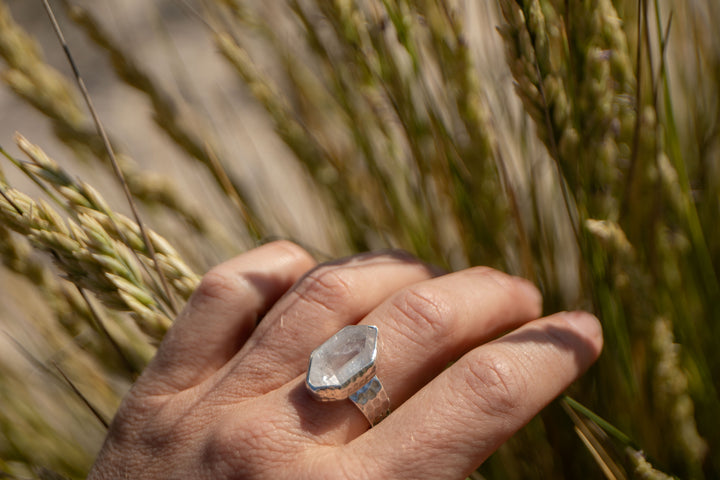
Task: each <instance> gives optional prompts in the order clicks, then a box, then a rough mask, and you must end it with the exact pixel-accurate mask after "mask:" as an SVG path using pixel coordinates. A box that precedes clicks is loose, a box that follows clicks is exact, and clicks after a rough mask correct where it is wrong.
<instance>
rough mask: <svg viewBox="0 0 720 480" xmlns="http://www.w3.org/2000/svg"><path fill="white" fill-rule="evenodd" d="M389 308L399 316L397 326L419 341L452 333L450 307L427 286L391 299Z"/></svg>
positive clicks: (413, 289)
mask: <svg viewBox="0 0 720 480" xmlns="http://www.w3.org/2000/svg"><path fill="white" fill-rule="evenodd" d="M391 306H392V308H393V310H395V312H397V313H398V314H399V315H400V319H399V320H400V321H399V324H400V326H402V327H406V328H407V329H408V330H409V331H410V332H411V334H412V335H413V336H417V335H418V334H419V335H420V338H421V339H426V338H437V337H444V336H447V335H448V334H449V333H450V332H451V331H452V315H451V311H450V310H451V306H450V305H449V304H448V303H447V300H445V299H444V298H443V297H442V295H440V294H439V293H438V292H437V291H435V290H433V289H432V288H430V287H428V286H422V285H418V286H414V287H410V288H407V289H405V290H403V291H402V292H400V293H398V294H397V295H395V297H393V299H392V300H391Z"/></svg>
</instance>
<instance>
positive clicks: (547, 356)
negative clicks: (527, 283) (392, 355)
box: [343, 312, 602, 478]
mask: <svg viewBox="0 0 720 480" xmlns="http://www.w3.org/2000/svg"><path fill="white" fill-rule="evenodd" d="M601 348H602V332H601V329H600V324H599V322H598V321H597V319H596V318H595V317H593V316H592V315H590V314H587V313H581V312H574V313H560V314H556V315H553V316H550V317H547V318H544V319H540V320H536V321H533V322H530V323H528V324H526V325H525V326H523V327H521V328H519V329H517V330H515V331H514V332H512V333H509V334H507V335H505V336H504V337H502V338H500V339H498V340H495V341H493V342H490V343H488V344H486V345H483V346H481V347H478V348H476V349H475V350H473V351H471V352H470V353H468V354H467V355H465V356H464V357H462V358H461V359H460V360H459V361H458V362H457V363H455V364H454V365H453V366H452V367H450V368H449V369H447V370H446V371H444V372H443V373H442V374H441V375H439V376H438V377H437V378H436V379H435V380H433V381H432V382H430V383H429V384H428V385H427V386H426V387H425V388H423V389H422V390H420V391H419V392H418V393H417V394H416V395H415V396H413V397H412V398H410V399H409V400H408V401H407V402H406V403H405V404H403V405H402V406H401V407H400V408H399V409H398V410H397V411H396V412H394V413H392V414H391V415H390V416H389V417H388V418H387V419H386V420H384V421H383V422H382V423H380V424H379V425H377V426H376V427H375V428H373V429H371V430H369V431H368V432H366V433H365V434H363V435H361V436H360V437H358V438H357V439H355V440H354V441H352V442H350V443H349V444H348V445H346V447H345V448H344V449H343V450H345V452H343V453H345V454H349V457H350V460H351V461H353V460H354V459H357V462H358V465H360V466H363V468H364V469H365V470H370V471H369V472H368V473H370V474H371V475H372V476H374V477H376V478H465V476H467V475H468V474H469V473H470V472H471V471H472V470H473V469H475V468H476V467H477V466H478V465H480V464H481V463H482V462H483V461H484V460H485V459H486V458H487V457H488V456H490V454H491V453H493V452H494V451H495V450H496V449H497V448H498V447H499V446H500V445H501V444H502V443H504V442H505V441H506V440H507V439H508V438H509V437H510V436H511V435H512V434H514V433H515V432H516V431H517V430H519V429H520V428H521V427H523V426H524V425H525V424H526V423H527V422H529V421H530V419H531V418H532V417H533V416H535V414H537V413H538V412H539V411H540V410H541V409H542V408H543V407H544V406H545V405H547V404H548V403H550V401H552V399H553V398H555V397H556V396H557V395H559V394H560V393H561V392H562V391H563V390H564V389H565V388H567V387H568V385H570V383H571V382H573V381H574V380H575V379H576V378H577V377H578V376H580V375H581V374H582V373H583V372H584V371H585V370H586V369H587V368H588V367H589V366H590V365H591V364H592V363H593V362H594V361H595V359H596V358H597V357H598V355H599V354H600V350H601ZM368 477H369V476H368Z"/></svg>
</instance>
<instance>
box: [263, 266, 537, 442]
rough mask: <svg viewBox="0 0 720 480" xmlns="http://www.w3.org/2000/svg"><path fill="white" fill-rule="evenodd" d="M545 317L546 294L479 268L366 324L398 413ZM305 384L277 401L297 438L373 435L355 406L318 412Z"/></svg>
mask: <svg viewBox="0 0 720 480" xmlns="http://www.w3.org/2000/svg"><path fill="white" fill-rule="evenodd" d="M540 313H541V297H540V293H539V292H538V290H537V289H536V288H535V287H534V286H533V285H532V284H531V283H530V282H528V281H527V280H524V279H521V278H518V277H512V276H510V275H506V274H504V273H501V272H498V271H495V270H492V269H489V268H473V269H469V270H464V271H462V272H457V273H453V274H449V275H445V276H442V277H439V278H435V279H432V280H428V281H424V282H420V283H418V284H415V285H413V286H411V287H408V288H406V289H404V290H402V291H400V292H398V293H396V294H395V295H393V296H392V297H391V298H390V299H388V300H387V301H386V302H384V303H383V304H382V305H380V306H379V307H378V308H377V309H375V310H374V311H373V312H372V313H370V314H368V315H367V316H366V317H365V318H364V319H363V320H362V321H361V322H360V323H361V324H368V325H375V326H377V328H378V331H379V339H380V348H379V353H378V360H377V376H378V378H380V380H381V382H382V383H383V385H384V388H385V390H386V392H387V394H388V396H389V397H390V401H391V406H392V407H393V408H397V407H398V406H399V405H401V404H402V403H403V402H404V401H405V400H406V399H408V398H409V397H410V396H411V395H413V394H414V393H415V392H416V391H418V390H419V389H420V388H421V387H422V386H423V385H425V384H426V383H427V382H429V381H430V380H431V379H432V378H434V377H435V376H437V375H438V374H439V373H440V372H441V371H442V369H443V368H445V367H446V366H447V364H448V362H450V361H452V360H455V359H457V358H459V357H460V356H462V355H463V354H464V353H465V352H467V351H469V350H471V349H472V348H474V347H476V346H478V345H480V344H482V343H485V342H487V341H489V340H491V339H492V338H494V337H496V336H498V335H499V334H501V333H502V332H504V331H507V330H509V329H512V328H515V327H517V326H519V325H521V324H523V323H525V322H528V321H530V320H534V319H536V318H538V317H539V315H540ZM332 333H334V332H332ZM318 343H320V342H318ZM303 381H304V379H303V378H297V379H296V380H295V381H293V382H291V383H290V384H288V385H287V386H286V387H285V388H284V389H283V392H282V393H283V394H282V395H278V396H275V400H274V401H276V402H278V403H279V405H277V408H281V409H282V408H284V409H285V411H286V412H288V414H289V416H292V417H294V418H297V419H298V424H297V425H296V428H297V429H298V431H299V433H303V434H305V435H308V436H310V437H313V438H315V439H316V440H319V441H321V442H322V443H335V444H338V443H343V442H345V441H347V440H350V439H352V438H354V437H356V436H358V435H359V434H360V433H362V432H363V431H365V430H366V429H367V428H368V422H367V420H366V419H365V418H364V417H363V415H362V414H361V413H360V411H359V410H358V409H357V408H356V407H355V406H354V405H353V404H352V403H351V402H349V401H342V402H335V403H332V404H327V403H324V404H319V403H317V402H315V401H314V400H313V399H311V398H310V396H309V395H308V394H307V393H306V392H305V391H304V385H303V384H302V383H303ZM283 404H284V405H283ZM331 427H332V428H331Z"/></svg>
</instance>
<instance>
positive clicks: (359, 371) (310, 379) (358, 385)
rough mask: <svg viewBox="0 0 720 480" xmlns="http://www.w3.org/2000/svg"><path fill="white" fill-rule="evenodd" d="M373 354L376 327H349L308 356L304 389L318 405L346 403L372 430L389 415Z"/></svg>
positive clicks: (388, 400) (376, 340)
mask: <svg viewBox="0 0 720 480" xmlns="http://www.w3.org/2000/svg"><path fill="white" fill-rule="evenodd" d="M377 354H378V329H377V327H375V326H373V325H349V326H347V327H345V328H343V329H342V330H340V331H339V332H337V333H336V334H335V335H333V336H332V337H330V338H329V339H328V340H326V341H325V343H323V344H322V345H320V346H319V347H318V348H316V349H315V350H314V351H313V352H312V354H311V355H310V364H309V365H308V372H307V377H306V378H305V386H306V387H307V390H308V392H309V393H310V394H311V395H312V396H313V397H314V398H315V399H316V400H318V401H321V402H330V401H336V400H345V399H350V400H351V401H352V402H353V403H354V404H355V405H356V406H357V407H358V408H359V409H360V411H361V412H362V413H363V415H365V418H367V420H368V422H370V425H371V426H375V425H377V424H378V423H379V422H380V421H381V420H382V419H383V418H385V417H386V416H387V415H388V414H389V413H390V399H389V398H388V395H387V392H385V389H384V388H383V386H382V383H380V380H379V379H378V377H377V376H376V375H375V370H376V360H377Z"/></svg>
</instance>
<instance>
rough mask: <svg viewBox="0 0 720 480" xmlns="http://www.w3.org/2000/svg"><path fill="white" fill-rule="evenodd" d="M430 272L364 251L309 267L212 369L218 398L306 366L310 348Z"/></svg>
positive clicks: (244, 393)
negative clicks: (240, 345) (238, 345)
mask: <svg viewBox="0 0 720 480" xmlns="http://www.w3.org/2000/svg"><path fill="white" fill-rule="evenodd" d="M432 275H433V273H432V271H431V268H430V267H429V266H428V265H426V264H424V263H422V262H420V261H419V260H417V259H415V258H414V257H411V256H410V255H408V254H405V253H401V252H386V253H380V254H365V255H359V256H355V257H350V258H348V259H345V260H340V261H337V262H332V263H327V264H324V265H321V266H319V267H317V268H315V269H313V270H311V271H310V272H309V273H308V274H307V275H306V276H305V277H304V278H303V279H302V280H300V281H299V282H298V283H297V284H296V285H295V287H293V288H292V289H291V290H290V292H288V293H287V294H286V295H285V296H284V297H283V298H282V299H280V300H279V301H278V302H277V303H276V304H275V306H273V308H272V309H271V310H270V311H269V312H268V314H267V315H266V316H265V318H264V319H263V321H262V322H261V323H260V324H259V325H258V327H257V328H256V329H255V331H254V332H253V334H252V336H251V337H250V339H249V340H248V341H247V342H246V344H245V345H244V347H243V348H242V349H241V350H240V352H238V354H237V355H236V356H235V357H234V358H233V359H232V360H231V361H230V362H228V364H227V365H226V366H225V367H224V368H223V369H222V370H221V371H220V372H218V375H219V377H218V378H220V380H219V383H218V384H216V385H214V391H215V394H216V395H217V396H218V397H219V401H220V402H223V403H225V402H229V403H233V402H236V401H237V400H238V399H240V398H248V397H254V396H258V395H262V394H264V393H267V392H269V391H271V390H274V389H276V388H278V387H280V386H282V385H284V384H285V383H287V382H289V381H290V380H292V379H293V378H295V377H296V376H298V375H299V374H301V373H302V372H303V371H304V370H305V369H306V368H307V359H308V356H309V355H310V352H311V351H312V350H313V349H314V348H315V347H317V346H318V345H319V344H320V343H322V342H323V341H325V340H326V339H327V338H328V337H329V336H331V335H332V334H334V333H335V332H336V331H337V330H339V329H340V328H342V327H344V326H345V325H350V324H353V323H357V322H358V321H360V320H361V319H362V318H363V317H364V316H365V315H367V313H368V312H370V311H371V310H372V309H374V308H375V307H377V305H378V304H380V303H381V302H382V301H383V300H385V299H386V298H387V297H388V296H390V295H391V294H392V293H393V292H395V291H397V290H399V289H401V288H403V287H405V286H407V285H410V284H413V283H416V282H419V281H422V280H426V279H428V278H430V277H431V276H432Z"/></svg>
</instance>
